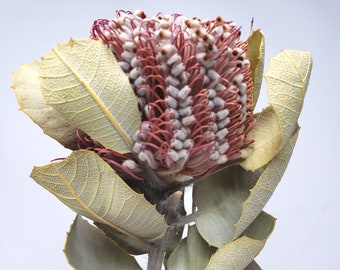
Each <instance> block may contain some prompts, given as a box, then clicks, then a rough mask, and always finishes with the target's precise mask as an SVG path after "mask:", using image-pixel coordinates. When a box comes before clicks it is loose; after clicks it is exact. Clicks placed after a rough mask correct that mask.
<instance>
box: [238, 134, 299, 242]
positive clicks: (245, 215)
mask: <svg viewBox="0 0 340 270" xmlns="http://www.w3.org/2000/svg"><path fill="white" fill-rule="evenodd" d="M298 134H299V129H297V130H296V131H295V134H294V135H293V136H292V137H291V138H290V139H289V140H288V141H287V143H286V145H285V146H284V147H283V149H282V150H281V151H280V152H279V153H278V154H277V155H276V156H275V158H274V159H273V160H272V161H270V163H269V164H268V165H267V166H266V168H265V169H264V170H263V172H262V173H261V175H260V177H259V178H258V180H257V182H256V184H255V186H254V187H253V188H252V189H251V190H250V196H249V197H248V198H247V200H246V201H245V202H244V203H243V208H242V215H241V217H240V220H239V221H238V222H237V224H236V225H235V228H236V232H235V235H236V236H238V235H240V234H241V233H243V231H244V230H245V229H246V228H247V227H248V225H249V224H250V223H251V222H253V220H254V219H255V218H256V217H257V215H258V214H259V213H260V212H261V210H262V209H263V208H264V206H265V205H266V203H267V202H268V200H269V198H270V197H271V196H272V195H273V193H274V190H275V188H276V187H277V185H278V184H279V182H280V180H281V178H282V176H283V174H284V172H285V170H286V168H287V166H288V162H289V160H290V157H291V155H292V153H293V150H294V146H295V143H296V140H297V138H298Z"/></svg>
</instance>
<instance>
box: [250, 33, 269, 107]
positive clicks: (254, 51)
mask: <svg viewBox="0 0 340 270" xmlns="http://www.w3.org/2000/svg"><path fill="white" fill-rule="evenodd" d="M247 43H248V50H247V56H248V59H249V61H250V70H251V77H252V79H253V86H254V91H253V102H254V105H255V104H256V102H257V100H258V97H259V95H260V90H261V84H262V76H263V67H264V51H265V44H264V36H263V33H262V32H261V31H260V29H256V30H255V31H252V33H251V35H250V36H249V38H248V39H247Z"/></svg>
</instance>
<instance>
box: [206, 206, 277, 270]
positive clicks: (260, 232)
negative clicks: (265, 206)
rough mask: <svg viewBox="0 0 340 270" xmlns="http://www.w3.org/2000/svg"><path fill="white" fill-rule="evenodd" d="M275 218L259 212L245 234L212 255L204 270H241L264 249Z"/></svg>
mask: <svg viewBox="0 0 340 270" xmlns="http://www.w3.org/2000/svg"><path fill="white" fill-rule="evenodd" d="M274 225H275V218H273V217H272V216H270V215H268V214H266V213H264V212H261V214H260V215H259V216H258V217H257V218H256V220H255V221H254V222H253V223H252V224H251V225H250V226H249V228H248V229H247V231H245V234H244V235H243V236H241V237H240V238H237V239H236V240H234V241H232V242H230V243H227V244H225V245H223V246H222V247H221V248H219V249H218V250H217V251H216V253H214V254H213V255H212V256H211V258H210V261H209V264H208V265H207V267H206V268H205V270H219V269H224V270H243V269H245V268H246V267H247V266H248V265H249V264H250V263H252V261H253V260H254V258H255V257H256V256H257V255H258V254H259V252H260V251H261V250H262V248H263V247H264V245H265V243H266V241H267V239H268V237H269V236H270V234H271V232H272V230H273V229H274Z"/></svg>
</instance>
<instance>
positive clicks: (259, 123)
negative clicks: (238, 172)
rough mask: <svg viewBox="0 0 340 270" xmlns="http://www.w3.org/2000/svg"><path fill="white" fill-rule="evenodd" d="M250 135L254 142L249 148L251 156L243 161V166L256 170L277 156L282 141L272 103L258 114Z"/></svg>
mask: <svg viewBox="0 0 340 270" xmlns="http://www.w3.org/2000/svg"><path fill="white" fill-rule="evenodd" d="M248 137H249V139H250V140H254V142H253V143H252V144H251V146H249V147H248V148H247V152H248V155H249V156H248V157H247V158H246V159H245V160H244V161H243V162H242V163H241V166H242V167H243V168H245V169H248V170H255V169H258V168H261V167H262V166H264V165H265V164H267V163H268V162H269V161H271V160H272V159H273V157H275V155H276V154H277V151H279V149H280V146H281V142H282V132H281V128H280V125H279V120H278V118H277V115H276V113H275V111H274V108H273V107H272V106H271V105H269V106H267V107H266V108H265V109H264V110H263V111H262V112H261V113H259V114H258V115H257V117H256V125H255V127H254V129H253V130H252V131H251V132H250V134H249V136H248ZM254 152H255V154H254Z"/></svg>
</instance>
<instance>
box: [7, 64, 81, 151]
mask: <svg viewBox="0 0 340 270" xmlns="http://www.w3.org/2000/svg"><path fill="white" fill-rule="evenodd" d="M39 74H40V63H39V62H38V61H34V62H32V63H29V64H23V65H21V67H20V68H19V70H18V71H16V72H15V73H14V74H13V84H12V88H13V90H14V93H15V95H16V98H17V100H18V103H19V105H20V109H21V110H22V111H23V112H24V113H26V114H27V115H28V116H29V117H30V118H31V119H32V120H33V121H34V122H35V123H36V124H38V125H39V126H40V127H41V128H42V129H43V131H44V132H45V133H46V134H47V135H48V136H50V137H52V138H53V139H55V140H57V141H58V142H60V143H61V144H62V145H64V146H65V147H66V148H70V149H72V150H73V149H77V137H76V136H75V134H76V133H75V127H74V126H72V125H70V124H69V123H68V122H66V121H65V119H64V118H62V117H61V116H60V115H59V114H58V113H57V112H56V111H55V110H54V109H53V108H52V107H51V106H49V105H46V102H45V99H44V98H43V96H42V94H41V84H40V78H39Z"/></svg>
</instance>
